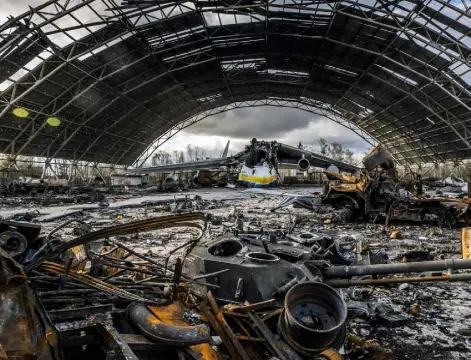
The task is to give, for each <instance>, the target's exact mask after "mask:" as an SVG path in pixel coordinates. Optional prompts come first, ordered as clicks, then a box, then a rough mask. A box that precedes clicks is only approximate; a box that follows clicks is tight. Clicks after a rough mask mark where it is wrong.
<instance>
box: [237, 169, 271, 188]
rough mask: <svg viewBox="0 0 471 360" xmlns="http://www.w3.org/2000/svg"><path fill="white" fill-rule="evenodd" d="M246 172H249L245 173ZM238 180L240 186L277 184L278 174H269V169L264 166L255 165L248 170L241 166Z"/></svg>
mask: <svg viewBox="0 0 471 360" xmlns="http://www.w3.org/2000/svg"><path fill="white" fill-rule="evenodd" d="M247 172H248V173H249V174H247ZM250 173H252V174H250ZM264 173H266V174H264ZM239 181H240V184H241V185H242V186H246V187H255V188H263V187H270V186H277V185H278V176H277V175H272V174H270V170H269V169H267V168H265V167H256V168H254V169H250V170H249V169H248V168H245V169H244V168H243V169H242V171H241V172H240V173H239Z"/></svg>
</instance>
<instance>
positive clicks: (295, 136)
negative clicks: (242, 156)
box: [184, 107, 371, 154]
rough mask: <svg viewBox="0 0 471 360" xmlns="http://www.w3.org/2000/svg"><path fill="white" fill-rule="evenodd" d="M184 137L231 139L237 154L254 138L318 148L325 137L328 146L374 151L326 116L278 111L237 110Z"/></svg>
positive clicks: (203, 123)
mask: <svg viewBox="0 0 471 360" xmlns="http://www.w3.org/2000/svg"><path fill="white" fill-rule="evenodd" d="M184 133H185V134H188V135H200V136H201V135H202V136H204V135H207V136H210V135H218V136H224V137H227V138H230V139H231V141H232V143H231V149H237V150H241V149H243V144H248V143H249V141H250V139H252V138H254V137H255V138H257V139H261V140H262V139H263V140H277V141H279V142H283V143H286V144H290V145H296V144H298V142H299V141H301V142H302V143H303V144H306V145H310V144H317V141H318V140H319V138H321V137H322V138H325V139H326V140H327V141H328V142H334V141H336V142H339V143H341V144H342V145H344V146H346V147H348V148H350V149H351V150H352V151H353V152H354V153H357V154H364V153H365V152H366V151H367V150H368V149H370V148H371V145H369V144H368V143H367V142H366V141H365V140H363V139H362V138H361V137H360V136H358V135H357V134H355V133H354V132H353V131H351V130H350V129H347V128H346V127H344V126H342V125H340V124H337V123H335V122H333V121H331V120H329V119H327V118H325V117H323V116H320V115H313V114H310V113H307V112H304V111H301V110H295V109H287V108H275V107H259V108H246V109H236V110H233V111H230V112H226V113H222V114H218V115H214V116H212V117H209V118H207V119H204V120H202V121H200V122H199V123H196V124H194V125H192V126H190V127H188V128H187V129H186V130H184Z"/></svg>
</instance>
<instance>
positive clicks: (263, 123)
mask: <svg viewBox="0 0 471 360" xmlns="http://www.w3.org/2000/svg"><path fill="white" fill-rule="evenodd" d="M312 120H313V118H312V115H309V114H307V113H303V112H302V111H293V110H292V109H284V108H275V107H257V108H245V109H236V110H233V111H229V112H226V113H222V114H218V115H215V116H211V117H209V118H207V119H205V120H203V121H201V122H199V123H197V124H195V125H192V126H190V127H189V128H188V129H187V130H186V132H187V133H191V134H197V135H220V136H230V137H231V138H238V139H251V138H253V137H256V138H264V139H266V140H270V139H276V138H277V137H279V136H281V135H282V134H285V133H286V132H288V131H291V130H293V129H302V128H305V127H306V126H308V124H309V123H310V122H311V121H312Z"/></svg>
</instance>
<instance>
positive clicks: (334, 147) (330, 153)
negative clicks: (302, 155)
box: [305, 138, 355, 164]
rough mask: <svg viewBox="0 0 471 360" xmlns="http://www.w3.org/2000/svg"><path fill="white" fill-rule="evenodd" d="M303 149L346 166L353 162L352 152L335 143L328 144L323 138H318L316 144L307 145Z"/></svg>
mask: <svg viewBox="0 0 471 360" xmlns="http://www.w3.org/2000/svg"><path fill="white" fill-rule="evenodd" d="M305 148H307V149H308V150H310V151H313V152H318V153H320V154H321V155H323V156H327V157H329V158H332V159H334V160H337V161H343V162H346V163H348V164H353V163H354V162H355V160H354V159H353V151H352V150H350V149H349V148H347V147H344V146H343V145H342V144H340V143H338V142H335V141H334V142H332V143H328V142H327V141H326V140H325V139H324V138H320V139H319V140H318V141H317V143H313V144H311V145H308V146H306V147H305Z"/></svg>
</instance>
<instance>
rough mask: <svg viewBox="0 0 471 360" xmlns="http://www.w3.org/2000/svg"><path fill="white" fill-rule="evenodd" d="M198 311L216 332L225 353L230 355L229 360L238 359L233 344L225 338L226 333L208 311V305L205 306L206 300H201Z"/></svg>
mask: <svg viewBox="0 0 471 360" xmlns="http://www.w3.org/2000/svg"><path fill="white" fill-rule="evenodd" d="M200 309H201V311H202V312H203V314H204V316H205V317H206V319H208V322H209V323H210V325H211V327H212V328H213V329H214V330H215V331H216V333H217V334H218V335H219V337H220V338H221V340H222V343H223V344H224V346H225V347H226V349H227V351H228V352H229V354H230V355H231V358H232V359H234V360H238V359H240V358H239V356H238V353H237V350H236V348H235V347H234V345H233V343H232V342H231V340H230V339H229V337H228V336H227V334H226V332H225V331H224V329H223V328H222V327H221V325H220V324H219V322H218V321H217V320H216V318H215V317H214V315H213V314H212V313H211V311H210V310H209V308H208V305H206V300H203V302H201V304H200Z"/></svg>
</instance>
